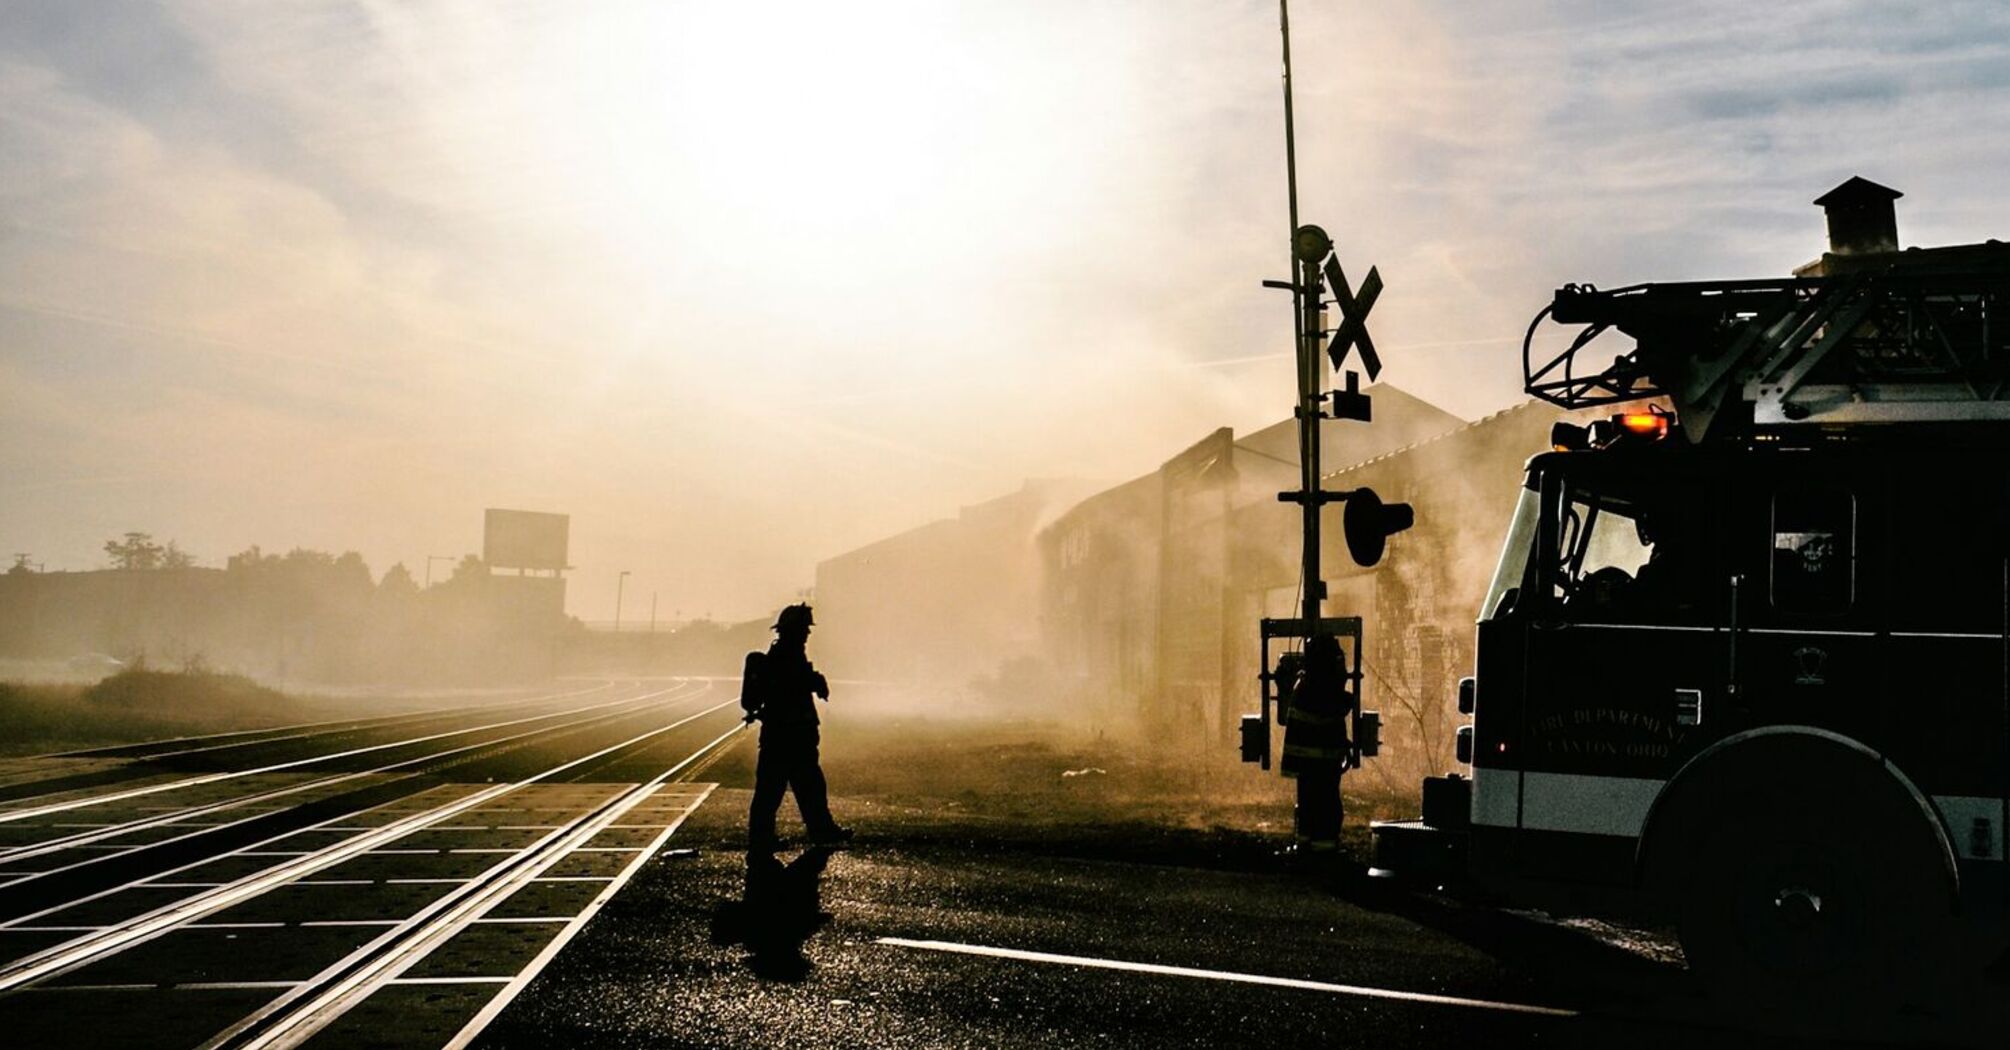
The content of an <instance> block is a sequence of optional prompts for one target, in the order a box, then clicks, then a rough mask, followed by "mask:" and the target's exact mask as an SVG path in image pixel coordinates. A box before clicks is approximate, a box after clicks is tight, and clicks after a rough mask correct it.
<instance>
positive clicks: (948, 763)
mask: <svg viewBox="0 0 2010 1050" xmlns="http://www.w3.org/2000/svg"><path fill="white" fill-rule="evenodd" d="M730 700H731V698H730V696H729V695H727V692H726V691H724V690H722V688H721V687H720V686H718V685H717V684H715V683H703V682H692V683H681V684H679V683H618V684H609V685H607V686H606V687H604V688H601V689H599V690H595V691H591V692H585V693H579V694H573V695H567V696H565V697H563V698H555V699H549V700H538V701H534V702H527V703H523V704H520V705H515V706H511V705H495V706H489V707H483V708H479V709H472V710H468V711H463V712H456V713H453V714H450V715H426V716H423V717H407V718H403V719H400V720H376V721H371V722H369V723H367V724H349V723H338V724H333V725H329V726H321V727H308V728H306V729H302V730H298V731H270V732H262V733H260V734H257V735H255V736H254V737H252V738H250V739H236V738H232V739H225V740H198V741H183V742H176V743H174V744H160V745H155V746H148V747H137V748H127V749H116V750H109V751H108V752H100V753H93V754H88V755H81V756H73V757H70V758H65V759H59V760H54V761H51V762H47V763H44V764H42V765H40V766H37V765H35V764H34V763H32V762H30V763H26V764H23V765H15V766H10V778H9V780H8V786H9V788H10V792H9V795H8V797H6V798H5V799H0V1033H6V1036H5V1038H0V1042H5V1043H7V1045H23V1046H44V1045H65V1046H94V1047H96V1046H131V1047H155V1046H159V1047H190V1046H219V1047H221V1046H297V1045H308V1046H314V1047H414V1048H418V1047H441V1046H460V1045H474V1046H480V1047H496V1048H501V1047H771V1046H784V1045H786V1046H803V1047H818V1046H830V1047H840V1046H842V1047H858V1046H868V1047H877V1046H889V1047H963V1046H969V1047H978V1046H983V1047H1022V1046H1023V1047H1034V1046H1038V1047H1054V1046H1086V1047H1153V1048H1161V1047H1169V1046H1170V1047H1180V1046H1209V1047H1215V1046H1281V1045H1290V1046H1299V1045H1335V1046H1342V1045H1344V1046H1373V1047H1392V1048H1413V1047H1439V1046H1458V1047H1470V1046H1488V1047H1493V1046H1509V1047H1515V1046H1534V1047H1553V1046H1561V1047H1611V1046H1628V1047H1631V1048H1638V1050H1653V1048H1661V1047H1667V1048H1675V1047H1710V1048H1711V1050H1742V1048H1746V1047H1776V1046H1813V1045H1828V1044H1820V1043H1816V1042H1814V1041H1811V1040H1805V1039H1801V1040H1796V1039H1795V1038H1793V1037H1791V1035H1789V1034H1787V1033H1786V1032H1784V1031H1783V1026H1786V1023H1785V1022H1780V1021H1777V1020H1771V1019H1766V1018H1758V1019H1752V1018H1738V1019H1736V1020H1733V1019H1731V1018H1730V1017H1729V1016H1727V1015H1726V1013H1725V1011H1724V1010H1723V1009H1721V1007H1720V1005H1719V1004H1714V1003H1712V1002H1710V1001H1709V1000H1708V999H1707V998H1706V997H1705V996H1703V995H1702V994H1700V993H1699V991H1698V990H1697V989H1696V988H1695V987H1694V986H1693V985H1692V984H1691V982H1690V980H1689V978H1688V975H1687V973H1686V972H1685V970H1684V969H1683V966H1682V963H1681V959H1680V953H1679V950H1677V949H1675V948H1674V947H1673V946H1672V945H1671V944H1670V943H1669V941H1668V939H1667V938H1666V937H1665V936H1662V935H1657V934H1655V933H1653V932H1652V931H1640V930H1631V929H1626V928H1623V927H1618V926H1612V925H1608V924H1602V923H1590V922H1584V921H1578V920H1561V919H1556V918H1552V917H1548V916H1541V915H1531V914H1518V913H1509V912H1503V911H1500V910H1497V909H1493V908H1488V907H1483V906H1479V905H1477V904H1472V903H1468V902H1465V901H1461V900H1459V899H1456V898H1452V897H1447V896H1442V895H1435V894H1429V893H1420V892H1415V891H1410V890H1405V889H1400V888H1397V887H1393V886H1390V885H1388V884H1386V883H1381V882H1377V881H1374V880H1368V879H1366V878H1364V877H1362V876H1360V875H1359V874H1358V873H1357V872H1356V870H1355V869H1352V868H1349V867H1347V866H1345V865H1340V866H1319V867H1307V866H1301V865H1294V864H1293V863H1291V862H1289V861H1287V860H1285V859H1282V858H1280V857H1279V856H1278V855H1277V854H1276V847H1277V846H1278V845H1279V844H1280V843H1279V842H1278V841H1277V840H1276V832H1275V830H1274V829H1273V830H1265V829H1264V827H1263V825H1264V824H1265V821H1264V820H1263V819H1261V818H1262V816H1263V814H1265V813H1266V812H1268V809H1269V808H1270V807H1273V806H1274V798H1273V796H1274V794H1275V792H1274V791H1273V790H1271V789H1270V788H1268V787H1263V786H1262V785H1260V784H1259V785H1258V786H1257V787H1256V788H1254V789H1250V788H1248V787H1247V785H1248V784H1250V783H1252V782H1250V781H1246V780H1243V781H1237V780H1235V779H1234V778H1228V779H1224V778H1222V777H1220V776H1212V777H1210V776H1200V777H1192V776H1190V775H1189V774H1188V773H1187V772H1184V771H1178V770H1174V771H1172V772H1171V773H1168V772H1167V771H1166V770H1163V769H1156V768H1154V767H1151V766H1150V765H1149V764H1148V763H1145V764H1139V763H1133V764H1132V765H1130V766H1125V765H1122V764H1120V762H1121V757H1120V756H1117V755H1116V754H1115V753H1114V752H1113V751H1111V750H1109V749H1106V748H1105V747H1104V745H1102V744H1094V745H1090V746H1089V747H1088V750H1086V751H1082V752H1075V751H1070V750H1068V749H1067V747H1065V746H1057V745H1055V744H1054V743H1053V742H1052V741H1053V738H1052V737H1051V736H1043V735H1042V734H1041V733H1040V732H1038V731H1035V730H1032V729H1026V728H1024V727H1016V726H1009V725H1008V726H1003V727H1001V726H998V725H982V724H974V723H972V724H959V725H950V726H940V725H931V726H924V727H923V728H921V729H915V728H914V727H913V726H912V725H909V724H907V723H906V722H903V721H902V720H901V719H900V718H898V717H894V718H891V719H883V720H881V721H878V722H875V721H874V720H873V719H872V718H869V717H863V716H859V715H855V714H853V713H851V712H845V713H843V714H841V715H840V716H839V717H838V718H837V719H836V722H837V724H836V725H834V726H831V727H829V729H830V731H829V732H828V733H827V739H826V743H827V747H826V766H827V768H828V769H829V771H830V774H831V779H832V785H833V791H834V804H835V806H836V808H837V810H838V814H839V816H840V818H841V819H842V820H843V821H844V822H846V823H848V824H851V825H852V826H854V827H855V828H856V829H857V830H858V832H859V839H858V841H857V843H856V844H855V845H854V846H853V847H852V848H850V849H847V850H842V851H836V852H828V851H806V850H802V849H791V850H788V851H785V852H784V853H783V854H781V855H780V856H778V857H777V858H774V859H773V860H765V859H760V858H753V859H750V858H749V857H748V856H747V855H746V854H745V852H744V849H743V847H744V820H745V807H746V804H747V801H748V788H749V787H750V783H751V772H752V760H753V757H754V741H753V734H752V733H748V732H736V731H735V730H734V728H733V727H734V726H735V725H736V724H737V722H736V718H735V715H736V710H735V709H734V708H733V706H732V705H731V703H730ZM1091 762H1094V763H1100V764H1096V765H1091V764H1089V763H1091ZM1105 766H1107V767H1108V768H1107V769H1106V768H1104V767H1105ZM80 778H81V779H80ZM37 784H39V785H40V786H41V787H42V788H44V789H47V790H38V789H37V786H36V785H37ZM1236 784H1243V785H1245V787H1242V788H1238V787H1235V785H1236ZM715 785H716V786H715ZM1238 792H1246V793H1247V795H1248V797H1247V798H1238V797H1237V796H1238ZM1266 792H1269V794H1266ZM785 812H786V811H785ZM1357 844H1358V841H1357ZM2004 990H2005V988H2004V985H2003V983H2002V982H1998V984H1996V985H1993V986H1991V989H1990V991H1989V995H1991V996H1993V997H1994V998H1995V999H1996V1000H1997V1001H1998V1002H1999V1003H2000V1002H2002V1001H2010V995H2004V994H2002V993H2003V992H2004ZM1958 1021H1959V1023H1958V1024H1957V1023H1954V1020H1953V1019H1950V1018H1920V1019H1911V1020H1903V1021H1902V1023H1899V1024H1898V1025H1897V1026H1896V1027H1894V1028H1892V1029H1890V1030H1889V1031H1880V1032H1858V1033H1854V1034H1857V1035H1862V1036H1869V1037H1873V1038H1871V1039H1870V1040H1869V1041H1868V1042H1867V1043H1866V1045H1893V1044H1894V1043H1902V1044H1909V1043H1914V1042H1919V1041H1922V1040H1938V1041H1943V1042H1953V1043H1955V1044H1956V1045H1969V1046H1992V1047H1993V1046H2003V1045H2006V1044H2010V1041H2006V1040H2005V1039H2002V1038H1996V1037H1995V1036H1994V1033H2001V1032H2010V1027H2005V1026H2004V1024H2003V1018H2002V1012H2001V1011H2000V1010H1998V1011H1997V1012H1995V1013H1986V1012H1985V1013H1983V1014H1976V1015H1973V1016H1970V1015H1962V1016H1961V1017H1960V1018H1959V1019H1958ZM1786 1027H1790V1026H1786Z"/></svg>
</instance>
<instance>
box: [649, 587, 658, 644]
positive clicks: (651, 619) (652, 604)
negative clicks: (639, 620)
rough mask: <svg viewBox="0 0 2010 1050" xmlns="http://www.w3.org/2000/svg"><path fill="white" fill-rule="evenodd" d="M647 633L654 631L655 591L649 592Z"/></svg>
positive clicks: (653, 632)
mask: <svg viewBox="0 0 2010 1050" xmlns="http://www.w3.org/2000/svg"><path fill="white" fill-rule="evenodd" d="M649 633H650V634H655V633H656V592H655V591H650V592H649Z"/></svg>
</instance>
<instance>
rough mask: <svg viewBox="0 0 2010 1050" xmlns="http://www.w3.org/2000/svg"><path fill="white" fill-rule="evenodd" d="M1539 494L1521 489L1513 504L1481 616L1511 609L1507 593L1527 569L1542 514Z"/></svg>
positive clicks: (1511, 601)
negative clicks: (1538, 521)
mask: <svg viewBox="0 0 2010 1050" xmlns="http://www.w3.org/2000/svg"><path fill="white" fill-rule="evenodd" d="M1541 504H1542V497H1540V496H1538V495H1536V492H1535V490H1534V489H1529V488H1524V489H1522V490H1521V499H1520V500H1518V501H1516V503H1515V505H1514V520H1513V521H1512V522H1510V523H1509V524H1508V532H1507V543H1505V544H1503V545H1502V546H1501V560H1500V564H1499V565H1497V566H1495V567H1494V579H1493V583H1492V584H1490V585H1488V587H1487V596H1486V600H1485V601H1482V602H1481V603H1480V619H1481V620H1491V619H1493V618H1494V617H1496V616H1500V615H1502V614H1504V613H1507V612H1510V611H1511V610H1512V608H1513V606H1514V601H1513V599H1512V598H1511V597H1510V594H1511V593H1513V592H1516V591H1518V590H1519V589H1520V588H1521V582H1522V576H1523V575H1524V574H1525V573H1526V572H1527V570H1528V552H1529V550H1530V548H1532V547H1534V546H1535V525H1536V519H1537V518H1538V517H1540V516H1541V513H1542V510H1541Z"/></svg>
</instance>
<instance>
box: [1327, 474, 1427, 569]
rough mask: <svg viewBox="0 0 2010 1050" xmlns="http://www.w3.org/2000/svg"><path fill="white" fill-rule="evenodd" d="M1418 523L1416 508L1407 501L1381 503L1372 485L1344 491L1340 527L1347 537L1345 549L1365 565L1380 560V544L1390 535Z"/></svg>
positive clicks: (1381, 545)
mask: <svg viewBox="0 0 2010 1050" xmlns="http://www.w3.org/2000/svg"><path fill="white" fill-rule="evenodd" d="M1416 523H1417V512H1416V511H1415V510H1412V509H1411V507H1410V505H1409V504H1407V503H1383V502H1382V497H1380V496H1377V495H1375V490H1374V489H1367V488H1362V489H1355V490H1354V491H1353V492H1350V493H1348V494H1347V510H1346V513H1345V514H1344V515H1343V516H1342V518H1341V520H1340V531H1341V532H1343V533H1345V534H1346V537H1347V553H1348V554H1351V555H1353V557H1354V562H1355V564H1357V565H1360V566H1361V567H1362V568H1364V569H1365V568H1367V567H1369V566H1371V565H1374V564H1375V563H1376V562H1379V561H1381V560H1382V548H1383V547H1384V546H1385V545H1386V544H1387V542H1388V539H1389V537H1391V536H1394V535H1395V534H1396V533H1399V532H1401V531H1403V530H1404V529H1407V528H1409V527H1410V526H1412V525H1414V524H1416Z"/></svg>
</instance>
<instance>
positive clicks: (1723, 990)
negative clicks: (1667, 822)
mask: <svg viewBox="0 0 2010 1050" xmlns="http://www.w3.org/2000/svg"><path fill="white" fill-rule="evenodd" d="M1802 757H1805V756H1802ZM1823 758H1824V759H1825V760H1824V761H1819V762H1817V763H1816V765H1817V766H1818V767H1820V768H1817V769H1800V770H1794V771H1792V773H1791V774H1790V773H1789V771H1788V770H1783V769H1780V768H1777V767H1774V768H1770V769H1768V768H1765V767H1764V766H1761V765H1756V764H1752V763H1736V765H1737V766H1742V767H1744V768H1743V769H1738V770H1733V769H1726V770H1724V772H1725V773H1727V774H1729V775H1730V776H1732V777H1735V778H1736V781H1735V782H1725V783H1718V784H1715V785H1713V787H1714V788H1716V789H1717V790H1713V791H1710V792H1708V793H1707V794H1709V795H1712V796H1715V797H1717V798H1718V799H1720V800H1722V801H1724V802H1728V803H1730V804H1729V805H1727V806H1725V807H1723V808H1719V809H1716V810H1715V812H1714V814H1713V819H1708V820H1692V821H1689V822H1687V823H1688V831H1689V833H1690V835H1691V836H1692V837H1691V839H1690V842H1689V844H1688V845H1689V847H1690V848H1689V849H1686V850H1684V851H1683V852H1685V853H1686V854H1687V856H1686V863H1683V864H1681V865H1680V869H1681V870H1680V872H1679V874H1678V875H1677V876H1676V881H1675V882H1674V883H1673V884H1672V885H1670V886H1669V888H1670V889H1672V890H1674V892H1675V894H1676V899H1675V900H1673V901H1672V902H1671V903H1672V904H1673V905H1674V907H1675V914H1676V917H1677V921H1678V923H1679V928H1680V932H1681V937H1682V946H1683V950H1684V952H1685V954H1686V955H1687V956H1688V959H1689V964H1690V968H1691V969H1692V970H1693V971H1694V972H1695V973H1696V974H1697V975H1698V976H1699V977H1701V978H1702V979H1703V980H1704V981H1705V982H1706V983H1707V984H1708V985H1709V986H1710V988H1711V989H1712V991H1713V992H1714V993H1715V995H1716V997H1717V998H1718V1000H1719V1002H1721V1003H1723V1004H1724V1005H1725V1006H1726V1007H1727V1008H1731V1009H1734V1010H1740V1011H1742V1010H1746V1009H1750V1010H1756V1011H1759V1012H1778V1011H1788V1012H1790V1013H1791V1014H1793V1015H1797V1016H1827V1017H1831V1018H1834V1019H1835V1020H1837V1021H1839V1022H1843V1023H1847V1019H1849V1018H1852V1017H1857V1016H1860V1015H1861V1014H1862V1012H1863V1010H1864V1009H1877V1010H1889V1009H1890V1008H1891V1007H1893V1006H1898V1007H1913V1006H1920V1005H1928V1004H1929V1003H1930V1001H1931V1000H1932V999H1933V998H1934V996H1935V995H1936V991H1937V989H1939V988H1941V987H1944V986H1945V983H1946V982H1945V980H1944V978H1945V977H1946V976H1947V975H1948V970H1947V969H1946V967H1949V966H1951V965H1953V960H1954V959H1955V958H1956V957H1957V955H1958V952H1957V950H1956V947H1955V944H1956V936H1955V934H1956V926H1955V910H1954V907H1955V905H1954V886H1953V882H1952V878H1951V873H1950V871H1949V868H1948V864H1947V861H1946V860H1945V856H1946V851H1945V849H1944V847H1943V846H1942V843H1941V839H1940V837H1939V834H1938V831H1937V828H1936V826H1935V825H1934V824H1933V823H1932V821H1931V818H1930V817H1929V816H1928V815H1926V814H1924V813H1922V812H1921V810H1920V807H1919V805H1918V803H1917V801H1916V800H1915V799H1914V798H1913V797H1912V796H1911V794H1910V793H1909V792H1907V791H1906V790H1905V789H1904V787H1903V786H1902V785H1901V784H1899V783H1898V782H1897V781H1896V780H1895V779H1894V778H1892V777H1891V775H1890V774H1889V773H1887V772H1886V771H1885V770H1884V769H1883V768H1882V767H1881V766H1880V765H1877V764H1873V763H1870V762H1865V761H1860V760H1859V761H1850V760H1849V756H1840V755H1837V756H1823ZM1894 992H1897V993H1898V995H1897V996H1896V997H1895V996H1894V995H1893V993H1894Z"/></svg>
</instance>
